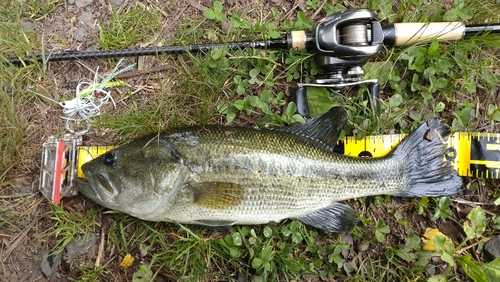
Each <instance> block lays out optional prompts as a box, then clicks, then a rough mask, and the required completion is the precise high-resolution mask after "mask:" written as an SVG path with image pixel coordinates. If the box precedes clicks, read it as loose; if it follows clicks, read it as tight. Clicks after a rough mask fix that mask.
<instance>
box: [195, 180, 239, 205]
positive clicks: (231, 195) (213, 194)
mask: <svg viewBox="0 0 500 282" xmlns="http://www.w3.org/2000/svg"><path fill="white" fill-rule="evenodd" d="M189 189H191V191H192V192H193V198H194V204H195V205H197V206H200V207H204V208H208V209H213V210H226V209H229V208H231V207H234V206H237V205H238V204H240V203H241V201H242V200H243V198H244V190H243V187H241V185H239V184H236V183H230V182H220V181H213V182H201V183H196V184H192V185H189Z"/></svg>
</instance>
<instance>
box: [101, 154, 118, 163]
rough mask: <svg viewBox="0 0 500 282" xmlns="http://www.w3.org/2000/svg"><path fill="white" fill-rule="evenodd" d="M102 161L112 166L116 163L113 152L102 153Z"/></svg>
mask: <svg viewBox="0 0 500 282" xmlns="http://www.w3.org/2000/svg"><path fill="white" fill-rule="evenodd" d="M103 163H104V164H105V165H109V166H113V165H115V164H116V156H115V154H113V153H106V154H105V155H104V159H103Z"/></svg>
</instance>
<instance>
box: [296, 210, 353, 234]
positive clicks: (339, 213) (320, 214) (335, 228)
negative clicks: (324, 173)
mask: <svg viewBox="0 0 500 282" xmlns="http://www.w3.org/2000/svg"><path fill="white" fill-rule="evenodd" d="M296 219H298V220H300V221H302V222H303V223H305V224H308V225H311V226H313V227H316V228H320V229H323V230H326V231H329V232H336V233H342V232H345V231H349V230H351V229H352V228H353V227H354V226H355V225H356V224H357V223H358V221H359V219H358V218H357V217H356V211H355V210H354V209H352V208H351V207H349V206H347V205H344V204H341V203H333V204H332V205H330V206H328V207H326V208H323V209H320V210H317V211H314V212H311V213H309V214H306V215H303V216H300V217H296Z"/></svg>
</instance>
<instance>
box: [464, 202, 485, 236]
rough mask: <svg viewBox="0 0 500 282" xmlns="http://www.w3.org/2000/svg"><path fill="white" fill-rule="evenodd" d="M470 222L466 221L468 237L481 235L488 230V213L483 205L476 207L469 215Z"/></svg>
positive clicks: (465, 227) (465, 229) (465, 226)
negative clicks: (486, 213)
mask: <svg viewBox="0 0 500 282" xmlns="http://www.w3.org/2000/svg"><path fill="white" fill-rule="evenodd" d="M467 219H469V221H470V223H469V222H465V223H464V231H465V234H466V235H467V239H475V238H479V237H481V235H482V234H483V232H484V231H485V230H486V215H485V214H484V211H483V209H482V208H481V207H474V208H473V209H472V210H471V211H470V212H469V214H468V215H467Z"/></svg>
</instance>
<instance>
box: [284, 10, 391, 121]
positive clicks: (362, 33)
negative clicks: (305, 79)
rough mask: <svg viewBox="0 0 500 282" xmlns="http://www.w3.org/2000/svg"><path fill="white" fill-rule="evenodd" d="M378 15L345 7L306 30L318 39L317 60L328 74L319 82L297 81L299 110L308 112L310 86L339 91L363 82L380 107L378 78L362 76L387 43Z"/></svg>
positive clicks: (371, 97)
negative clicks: (372, 59) (368, 64)
mask: <svg viewBox="0 0 500 282" xmlns="http://www.w3.org/2000/svg"><path fill="white" fill-rule="evenodd" d="M376 17H377V15H376V14H375V12H373V11H371V10H368V9H356V10H345V11H342V12H339V13H335V14H331V15H329V16H327V17H325V18H324V19H323V20H321V21H320V22H319V23H318V25H317V27H316V30H315V31H314V32H309V33H305V32H304V33H305V37H306V38H307V37H311V39H310V40H311V41H312V42H314V43H315V46H314V47H315V50H317V54H316V56H315V57H316V61H317V63H318V65H319V66H320V67H321V68H322V69H323V71H324V73H325V77H324V78H321V79H317V80H316V83H299V84H298V85H297V89H296V90H295V103H296V104H297V112H298V113H299V114H301V115H302V116H309V106H308V104H307V87H326V88H327V89H330V90H333V91H340V90H342V89H345V88H347V87H350V86H354V85H359V84H364V83H367V84H368V91H369V94H370V102H371V103H372V105H373V106H374V107H375V109H377V110H380V106H379V102H378V98H379V89H380V86H379V84H378V81H377V80H376V79H372V80H361V76H362V75H363V68H362V67H363V65H364V64H366V63H367V62H368V61H369V60H370V58H371V57H373V56H374V55H376V54H378V53H379V52H380V51H381V49H382V47H383V43H384V31H383V29H382V26H381V25H380V23H379V22H378V20H377V18H376ZM292 36H293V32H292Z"/></svg>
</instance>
